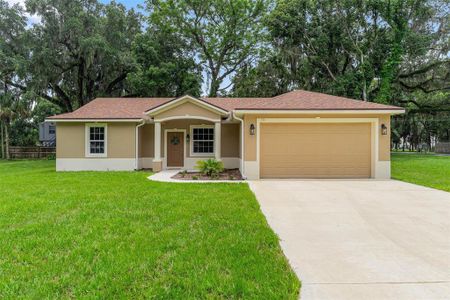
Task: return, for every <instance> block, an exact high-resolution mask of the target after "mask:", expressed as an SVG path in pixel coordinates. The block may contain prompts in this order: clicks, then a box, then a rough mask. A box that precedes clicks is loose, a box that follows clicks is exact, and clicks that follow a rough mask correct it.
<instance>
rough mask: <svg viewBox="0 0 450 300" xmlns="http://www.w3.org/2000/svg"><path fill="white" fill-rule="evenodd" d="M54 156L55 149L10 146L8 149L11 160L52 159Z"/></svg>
mask: <svg viewBox="0 0 450 300" xmlns="http://www.w3.org/2000/svg"><path fill="white" fill-rule="evenodd" d="M55 154H56V148H55V147H40V146H33V147H17V146H12V147H9V157H10V158H11V159H21V158H22V159H23V158H34V159H39V158H48V157H54V156H55Z"/></svg>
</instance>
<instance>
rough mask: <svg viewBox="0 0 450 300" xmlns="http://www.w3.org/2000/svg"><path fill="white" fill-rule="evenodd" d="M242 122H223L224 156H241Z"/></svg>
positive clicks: (222, 149) (222, 150) (222, 151)
mask: <svg viewBox="0 0 450 300" xmlns="http://www.w3.org/2000/svg"><path fill="white" fill-rule="evenodd" d="M240 127H241V125H240V124H222V135H221V137H222V147H221V153H222V157H240V153H239V152H240V142H241V140H240Z"/></svg>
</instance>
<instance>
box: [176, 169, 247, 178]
mask: <svg viewBox="0 0 450 300" xmlns="http://www.w3.org/2000/svg"><path fill="white" fill-rule="evenodd" d="M172 178H173V179H179V180H211V181H214V180H242V179H243V178H242V175H241V172H240V171H239V169H226V170H224V171H223V172H222V173H220V175H219V177H216V178H211V177H208V176H205V175H203V174H201V173H200V172H179V173H177V174H175V175H174V176H172Z"/></svg>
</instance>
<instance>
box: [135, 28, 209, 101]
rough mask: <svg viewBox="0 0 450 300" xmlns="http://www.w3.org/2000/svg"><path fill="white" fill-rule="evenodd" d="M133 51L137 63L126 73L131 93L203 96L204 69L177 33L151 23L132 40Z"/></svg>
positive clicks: (140, 94) (152, 95)
mask: <svg viewBox="0 0 450 300" xmlns="http://www.w3.org/2000/svg"><path fill="white" fill-rule="evenodd" d="M133 55H134V59H135V61H136V64H137V67H136V69H135V70H134V71H133V72H131V73H130V74H128V77H127V81H128V85H129V89H130V93H131V95H134V96H144V97H158V96H159V97H169V96H172V97H177V96H181V95H183V94H190V95H194V96H200V91H201V82H202V78H201V70H200V69H199V67H198V66H197V64H196V63H195V61H194V59H192V58H190V57H189V56H188V55H187V53H186V45H185V44H184V43H183V42H182V41H181V40H179V39H178V38H177V37H176V36H175V35H173V34H170V33H167V32H162V31H159V30H155V29H154V28H152V27H150V26H149V27H148V28H147V32H146V33H145V34H141V35H139V36H138V37H137V38H136V40H135V42H134V43H133Z"/></svg>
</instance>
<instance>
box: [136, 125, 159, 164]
mask: <svg viewBox="0 0 450 300" xmlns="http://www.w3.org/2000/svg"><path fill="white" fill-rule="evenodd" d="M154 138H155V125H153V124H145V125H143V126H141V127H139V157H154V153H155V144H154Z"/></svg>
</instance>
